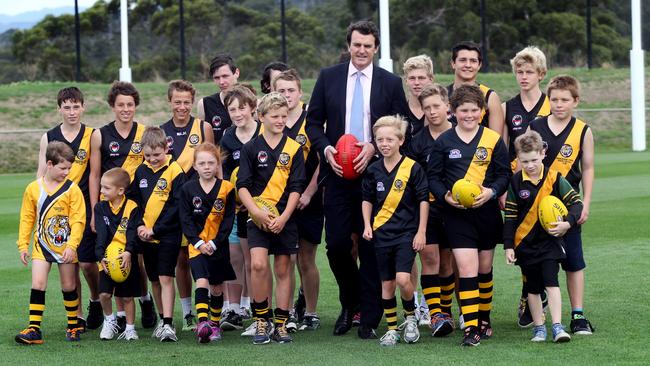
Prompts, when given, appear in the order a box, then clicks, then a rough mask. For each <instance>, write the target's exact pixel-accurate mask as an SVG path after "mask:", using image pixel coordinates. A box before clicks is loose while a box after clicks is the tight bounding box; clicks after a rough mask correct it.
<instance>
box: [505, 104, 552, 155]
mask: <svg viewBox="0 0 650 366" xmlns="http://www.w3.org/2000/svg"><path fill="white" fill-rule="evenodd" d="M549 114H551V103H550V102H549V100H548V97H547V96H546V94H544V93H542V95H541V96H540V97H539V100H538V101H537V104H535V106H534V107H533V109H531V110H530V111H528V110H526V107H524V104H523V103H522V102H521V94H517V95H515V96H514V97H513V98H512V99H510V100H508V101H507V102H506V117H505V118H506V126H508V141H509V143H508V149H509V150H510V161H514V160H515V159H517V152H516V151H515V139H516V138H517V137H519V136H520V135H523V134H524V133H525V132H526V130H527V129H528V125H529V124H530V122H531V121H532V120H534V119H535V118H539V117H546V116H548V115H549ZM514 167H515V166H514V165H513V168H514Z"/></svg>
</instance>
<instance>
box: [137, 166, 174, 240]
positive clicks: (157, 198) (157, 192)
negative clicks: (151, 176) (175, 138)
mask: <svg viewBox="0 0 650 366" xmlns="http://www.w3.org/2000/svg"><path fill="white" fill-rule="evenodd" d="M170 160H171V158H169V157H168V158H167V164H168V166H167V169H165V171H164V172H163V173H162V174H161V175H160V177H159V178H158V181H157V182H156V186H155V187H154V189H153V192H151V196H149V200H148V201H147V205H146V206H145V209H144V215H143V220H144V225H145V226H146V227H148V228H153V226H154V224H155V223H156V221H157V220H158V217H159V216H160V214H161V212H162V210H163V207H165V203H167V200H168V199H169V194H170V193H171V189H172V182H173V180H174V179H176V177H177V176H178V175H179V174H181V173H182V172H183V168H181V166H180V165H178V163H176V162H175V161H170ZM145 164H146V163H145ZM161 169H162V168H161ZM177 188H178V187H177ZM154 242H156V243H157V242H158V241H157V240H154Z"/></svg>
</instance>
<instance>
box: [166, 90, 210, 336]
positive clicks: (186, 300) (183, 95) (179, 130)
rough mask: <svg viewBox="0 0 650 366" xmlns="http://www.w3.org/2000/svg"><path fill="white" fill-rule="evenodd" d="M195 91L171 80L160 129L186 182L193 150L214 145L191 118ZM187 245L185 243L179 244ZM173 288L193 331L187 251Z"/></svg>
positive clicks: (190, 174)
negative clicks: (166, 115) (167, 111)
mask: <svg viewBox="0 0 650 366" xmlns="http://www.w3.org/2000/svg"><path fill="white" fill-rule="evenodd" d="M195 94H196V90H195V89H194V87H193V86H192V84H191V83H190V82H188V81H185V80H173V81H171V82H170V83H169V87H168V88H167V99H168V100H169V104H170V106H171V110H172V118H171V119H170V120H169V121H167V122H165V123H164V124H162V125H161V126H160V128H162V130H163V131H165V135H167V147H168V149H169V150H168V153H169V154H170V155H171V156H172V158H173V159H174V160H176V162H177V163H178V164H179V165H180V166H181V168H183V171H184V172H185V174H186V176H187V178H188V179H192V178H194V176H195V171H194V169H193V168H192V162H193V159H194V149H195V148H196V147H197V146H199V145H200V144H201V143H203V142H204V141H207V142H214V135H213V132H212V128H211V126H210V125H209V124H208V123H207V122H204V121H201V120H200V119H198V118H195V117H193V116H192V115H191V114H190V113H191V112H192V106H193V105H194V96H195ZM181 245H182V246H183V247H186V246H187V240H185V239H183V242H182V244H181ZM176 285H177V286H178V295H179V297H180V298H181V305H182V307H183V319H184V322H183V330H195V329H196V317H195V316H194V314H192V297H191V296H192V278H191V277H190V267H189V263H188V257H187V251H186V250H181V251H180V252H179V254H178V263H177V264H176Z"/></svg>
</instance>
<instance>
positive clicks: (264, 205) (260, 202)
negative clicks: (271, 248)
mask: <svg viewBox="0 0 650 366" xmlns="http://www.w3.org/2000/svg"><path fill="white" fill-rule="evenodd" d="M253 201H254V202H255V204H256V205H257V207H259V208H261V209H262V210H264V211H265V212H266V213H268V214H269V215H271V216H272V217H278V216H280V211H278V208H277V207H275V205H274V204H272V203H271V202H269V201H267V200H265V199H263V198H260V197H253ZM251 220H253V223H254V224H255V226H257V227H258V228H260V229H262V226H261V223H260V222H257V220H256V219H255V217H254V216H253V215H251Z"/></svg>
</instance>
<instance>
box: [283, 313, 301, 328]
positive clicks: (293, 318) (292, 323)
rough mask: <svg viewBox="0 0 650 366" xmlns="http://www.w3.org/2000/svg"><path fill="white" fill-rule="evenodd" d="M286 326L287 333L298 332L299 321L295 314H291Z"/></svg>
mask: <svg viewBox="0 0 650 366" xmlns="http://www.w3.org/2000/svg"><path fill="white" fill-rule="evenodd" d="M284 324H285V328H287V332H289V333H295V332H297V331H298V319H296V315H295V314H289V318H288V319H287V321H286V322H285V323H284Z"/></svg>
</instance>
